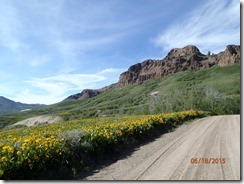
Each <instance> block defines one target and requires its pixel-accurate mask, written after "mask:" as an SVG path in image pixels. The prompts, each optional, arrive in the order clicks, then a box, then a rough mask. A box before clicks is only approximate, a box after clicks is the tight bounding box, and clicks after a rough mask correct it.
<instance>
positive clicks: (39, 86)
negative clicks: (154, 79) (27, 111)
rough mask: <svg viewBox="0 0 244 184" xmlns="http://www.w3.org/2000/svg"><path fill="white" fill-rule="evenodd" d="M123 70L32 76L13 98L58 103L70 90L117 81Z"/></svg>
mask: <svg viewBox="0 0 244 184" xmlns="http://www.w3.org/2000/svg"><path fill="white" fill-rule="evenodd" d="M122 71H124V69H117V68H107V69H104V70H101V71H99V72H97V73H94V74H79V73H70V74H68V73H66V74H58V75H54V76H50V77H45V78H32V79H31V80H27V81H25V83H26V84H27V86H29V88H28V89H25V90H22V91H21V92H20V93H18V94H16V95H15V96H13V97H12V99H14V100H16V101H24V102H26V103H43V104H52V103H56V102H59V101H61V100H63V99H64V98H66V97H67V95H68V94H69V93H70V92H73V93H75V92H76V93H78V92H80V91H81V90H82V89H87V88H91V89H97V88H101V87H104V86H105V83H106V84H112V83H114V82H117V80H118V76H119V74H120V73H121V72H122ZM104 82H105V83H104ZM35 89H36V90H35Z"/></svg>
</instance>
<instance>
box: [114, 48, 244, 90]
mask: <svg viewBox="0 0 244 184" xmlns="http://www.w3.org/2000/svg"><path fill="white" fill-rule="evenodd" d="M240 52H241V51H240V46H237V45H228V46H227V47H226V49H225V51H223V52H220V53H219V54H211V53H210V52H209V53H208V55H204V54H202V53H201V52H200V51H199V49H198V48H197V47H196V46H193V45H189V46H186V47H184V48H181V49H179V48H175V49H172V50H171V51H170V52H169V53H168V55H167V56H166V57H165V58H164V59H162V60H152V59H149V60H145V61H143V62H142V63H137V64H135V65H133V66H131V67H129V69H128V70H127V71H126V72H124V73H122V74H121V75H120V78H119V82H118V86H119V87H122V86H125V85H128V84H134V83H138V84H140V83H143V82H144V81H148V80H151V79H155V78H160V77H165V76H167V75H169V74H172V73H177V72H181V71H186V70H188V71H189V70H190V71H197V70H200V69H204V68H210V67H212V66H214V65H219V66H225V65H228V64H234V63H236V62H240Z"/></svg>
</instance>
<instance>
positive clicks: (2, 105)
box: [0, 96, 44, 114]
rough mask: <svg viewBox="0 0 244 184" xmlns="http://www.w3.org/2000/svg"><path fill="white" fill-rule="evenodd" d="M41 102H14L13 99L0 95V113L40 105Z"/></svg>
mask: <svg viewBox="0 0 244 184" xmlns="http://www.w3.org/2000/svg"><path fill="white" fill-rule="evenodd" d="M41 106H44V105H41V104H24V103H20V102H15V101H13V100H10V99H7V98H5V97H2V96H0V114H7V113H12V112H17V111H21V110H26V109H33V108H37V107H41Z"/></svg>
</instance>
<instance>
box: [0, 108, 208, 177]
mask: <svg viewBox="0 0 244 184" xmlns="http://www.w3.org/2000/svg"><path fill="white" fill-rule="evenodd" d="M207 115H209V113H207V112H204V111H195V110H188V111H183V112H176V113H167V114H155V115H134V116H120V117H110V118H90V119H83V120H73V121H68V122H60V123H53V124H46V125H39V126H35V127H31V128H25V127H20V128H14V129H8V130H2V131H0V179H4V180H8V179H24V180H26V179H74V178H75V177H76V176H77V174H79V173H82V172H85V171H87V170H89V163H90V161H91V160H92V159H93V160H94V159H96V158H99V157H100V155H104V154H105V155H110V154H114V153H116V152H119V151H120V150H121V149H123V147H124V146H125V145H128V144H130V143H131V142H133V141H136V140H140V139H141V138H147V137H148V136H149V135H150V134H153V133H154V132H157V131H160V130H165V129H168V130H170V129H172V128H175V127H177V126H178V125H180V124H182V123H184V122H186V121H189V120H192V119H195V118H201V117H205V116H207Z"/></svg>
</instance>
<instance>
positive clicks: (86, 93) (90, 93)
mask: <svg viewBox="0 0 244 184" xmlns="http://www.w3.org/2000/svg"><path fill="white" fill-rule="evenodd" d="M115 85H116V84H111V85H110V86H106V87H104V88H101V89H84V90H83V91H82V92H80V93H77V94H74V95H71V96H69V97H68V98H66V99H65V100H82V99H86V98H92V97H94V96H97V95H99V94H101V93H103V92H105V91H107V90H108V89H111V88H112V87H114V86H115Z"/></svg>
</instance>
